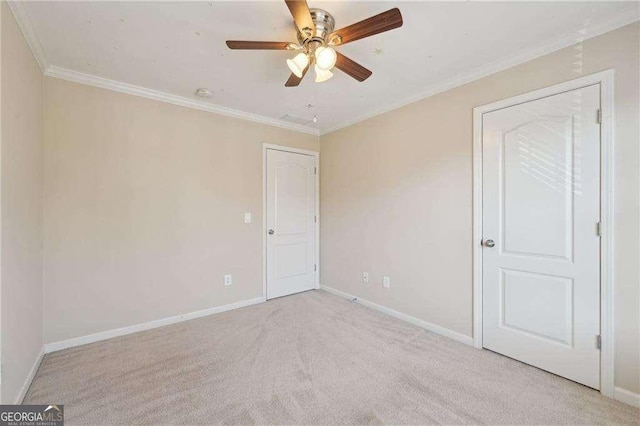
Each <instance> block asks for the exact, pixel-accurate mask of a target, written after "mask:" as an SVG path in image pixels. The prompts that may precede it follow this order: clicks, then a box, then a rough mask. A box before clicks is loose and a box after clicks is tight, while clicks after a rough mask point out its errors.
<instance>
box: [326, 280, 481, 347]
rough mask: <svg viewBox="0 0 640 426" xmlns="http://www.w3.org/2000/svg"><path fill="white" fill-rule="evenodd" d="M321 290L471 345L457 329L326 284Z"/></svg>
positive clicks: (470, 338) (471, 339) (466, 337)
mask: <svg viewBox="0 0 640 426" xmlns="http://www.w3.org/2000/svg"><path fill="white" fill-rule="evenodd" d="M320 288H321V289H322V290H325V291H327V292H329V293H332V294H335V295H336V296H340V297H344V298H345V299H349V300H353V299H354V298H355V299H357V300H356V302H357V303H360V304H361V305H363V306H366V307H368V308H371V309H375V310H376V311H380V312H382V313H385V314H387V315H389V316H392V317H394V318H397V319H399V320H402V321H406V322H408V323H410V324H413V325H416V326H418V327H420V328H424V329H425V330H429V331H432V332H434V333H437V334H440V335H442V336H445V337H448V338H450V339H453V340H456V341H458V342H460V343H464V344H465V345H469V346H473V338H472V337H470V336H466V335H464V334H462V333H458V332H457V331H453V330H449V329H448V328H444V327H441V326H439V325H436V324H432V323H430V322H427V321H424V320H421V319H418V318H415V317H412V316H411V315H407V314H403V313H402V312H398V311H394V310H393V309H390V308H387V307H386V306H382V305H378V304H377V303H373V302H369V301H368V300H364V299H361V298H359V297H358V296H354V295H352V294H349V293H345V292H343V291H340V290H336V289H335V288H331V287H327V286H326V285H320Z"/></svg>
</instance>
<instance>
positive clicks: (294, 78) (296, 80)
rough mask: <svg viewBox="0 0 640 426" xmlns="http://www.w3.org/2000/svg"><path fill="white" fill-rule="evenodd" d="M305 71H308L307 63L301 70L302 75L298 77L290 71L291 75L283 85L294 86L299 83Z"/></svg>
mask: <svg viewBox="0 0 640 426" xmlns="http://www.w3.org/2000/svg"><path fill="white" fill-rule="evenodd" d="M307 71H309V65H307V67H306V68H305V69H304V70H303V71H302V77H298V76H297V75H295V74H294V73H291V76H289V80H287V82H286V83H285V84H284V85H285V87H296V86H297V85H298V84H300V82H301V81H302V79H303V78H304V76H305V75H306V74H307Z"/></svg>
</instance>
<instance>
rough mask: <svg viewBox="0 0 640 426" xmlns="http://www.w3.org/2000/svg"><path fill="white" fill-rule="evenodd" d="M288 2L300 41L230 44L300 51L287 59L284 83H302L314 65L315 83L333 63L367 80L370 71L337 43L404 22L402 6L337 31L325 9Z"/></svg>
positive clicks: (328, 74) (329, 74) (327, 74)
mask: <svg viewBox="0 0 640 426" xmlns="http://www.w3.org/2000/svg"><path fill="white" fill-rule="evenodd" d="M285 3H286V4H287V6H288V7H289V11H290V12H291V15H293V20H294V22H295V24H296V27H297V30H298V42H297V43H288V42H280V41H239V40H228V41H227V46H228V47H229V49H244V50H290V51H300V52H299V53H298V54H297V55H296V56H295V57H294V58H292V59H288V60H287V65H288V66H289V69H291V72H292V74H291V76H290V77H289V79H288V80H287V82H286V83H285V86H286V87H295V86H297V85H299V84H300V82H301V81H302V79H303V78H304V76H305V74H306V73H307V71H308V70H309V68H310V67H311V66H312V65H313V66H314V69H315V73H316V78H315V81H316V83H320V82H323V81H326V80H328V79H330V78H331V77H333V73H332V72H331V70H332V69H333V67H336V68H338V69H339V70H341V71H343V72H345V73H346V74H348V75H350V76H351V77H353V78H355V79H356V80H358V81H364V80H366V79H367V78H369V77H370V76H371V74H372V73H371V71H369V70H368V69H366V68H365V67H363V66H362V65H360V64H358V63H357V62H354V61H352V60H351V59H349V58H347V57H346V56H344V55H342V54H340V53H339V52H336V51H335V49H334V47H337V46H340V45H343V44H346V43H350V42H352V41H356V40H360V39H361V38H365V37H370V36H372V35H376V34H380V33H383V32H385V31H389V30H393V29H394V28H399V27H401V26H402V15H401V14H400V10H398V8H394V9H391V10H388V11H386V12H383V13H380V14H379V15H375V16H372V17H370V18H367V19H365V20H363V21H360V22H357V23H355V24H353V25H349V26H348V27H344V28H341V29H339V30H337V31H334V26H335V20H334V19H333V16H331V14H330V13H329V12H327V11H326V10H322V9H309V6H308V5H307V2H306V1H305V0H285Z"/></svg>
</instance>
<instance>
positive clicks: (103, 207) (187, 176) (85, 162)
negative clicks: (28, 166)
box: [44, 78, 319, 342]
mask: <svg viewBox="0 0 640 426" xmlns="http://www.w3.org/2000/svg"><path fill="white" fill-rule="evenodd" d="M264 142H267V143H273V144H281V145H289V146H293V147H298V148H303V149H310V150H318V143H319V142H318V137H316V136H311V135H305V134H302V133H297V132H292V131H289V130H283V129H279V128H275V127H271V126H265V125H262V124H256V123H250V122H247V121H242V120H238V119H234V118H228V117H224V116H221V115H217V114H211V113H207V112H202V111H196V110H192V109H187V108H183V107H179V106H174V105H169V104H166V103H161V102H156V101H152V100H148V99H143V98H140V97H135V96H130V95H124V94H120V93H115V92H111V91H107V90H103V89H98V88H94V87H89V86H83V85H79V84H75V83H69V82H66V81H62V80H57V79H52V78H45V152H44V157H45V172H44V178H45V179H44V180H45V194H46V195H45V212H46V214H45V234H44V249H45V254H44V259H45V260H44V274H45V301H46V303H45V305H44V306H45V307H44V320H45V321H44V323H45V342H55V341H60V340H63V339H68V338H72V337H77V336H84V335H87V334H91V333H96V332H100V331H105V330H111V329H114V328H118V327H126V326H130V325H134V324H139V323H143V322H147V321H152V320H157V319H161V318H165V317H169V316H174V315H179V314H184V313H188V312H192V311H197V310H201V309H206V308H211V307H215V306H221V305H226V304H229V303H233V302H238V301H242V300H246V299H252V298H256V297H260V296H262V253H261V250H262V175H261V169H262V144H263V143H264ZM244 212H251V213H253V223H252V224H249V225H247V224H244V222H243V213H244ZM224 274H233V285H232V286H230V287H225V286H224V284H223V275H224Z"/></svg>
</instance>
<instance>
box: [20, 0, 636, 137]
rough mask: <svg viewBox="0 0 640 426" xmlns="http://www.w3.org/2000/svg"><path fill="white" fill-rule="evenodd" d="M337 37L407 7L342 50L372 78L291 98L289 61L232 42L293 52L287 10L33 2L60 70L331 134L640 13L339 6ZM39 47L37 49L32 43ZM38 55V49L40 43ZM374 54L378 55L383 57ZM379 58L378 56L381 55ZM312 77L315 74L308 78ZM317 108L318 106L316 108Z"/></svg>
mask: <svg viewBox="0 0 640 426" xmlns="http://www.w3.org/2000/svg"><path fill="white" fill-rule="evenodd" d="M308 3H309V5H310V7H320V8H323V9H326V10H328V11H329V12H331V13H332V14H333V15H334V17H335V19H336V28H340V27H343V26H346V25H349V24H351V23H354V22H357V21H359V20H361V19H364V18H367V17H369V16H371V15H374V14H377V13H380V12H382V11H385V10H388V9H390V8H392V7H399V8H400V10H401V12H402V15H403V18H404V26H403V27H401V28H399V29H396V30H392V31H390V32H387V33H383V34H379V35H376V36H373V37H371V38H368V39H364V40H359V41H356V42H353V43H351V44H348V45H345V46H342V47H340V48H339V50H340V52H342V53H343V54H345V55H347V56H349V57H350V58H352V59H353V60H355V61H357V62H359V63H361V64H362V65H364V66H365V67H367V68H369V69H371V70H372V71H373V75H372V76H371V77H370V78H369V79H368V80H366V81H365V82H364V83H359V82H357V81H356V80H354V79H352V78H351V77H349V76H347V75H346V74H343V73H342V72H340V71H337V70H336V72H335V77H334V78H333V79H331V80H329V81H327V82H325V83H320V84H318V83H315V82H314V81H313V78H312V77H313V76H312V75H307V78H305V80H304V81H303V82H302V84H301V85H300V86H299V87H298V88H285V87H284V82H285V81H286V80H287V78H288V76H289V74H290V72H289V70H288V68H287V65H286V63H285V60H286V59H287V58H288V57H291V56H293V55H292V53H290V52H286V51H231V50H229V49H228V48H227V47H226V46H225V43H224V42H225V40H227V39H236V40H270V41H294V40H295V30H294V26H293V23H292V20H291V17H290V15H289V11H288V9H287V7H286V5H285V4H284V1H280V0H279V1H259V2H244V1H233V2H217V1H216V2H211V1H209V2H207V1H205V2H29V3H26V4H24V5H23V6H24V7H23V10H26V16H27V17H26V18H25V17H23V19H22V21H23V22H22V23H23V31H25V28H24V25H25V22H26V25H29V26H30V27H31V28H30V29H29V28H27V29H26V31H25V32H31V33H32V34H31V38H35V39H36V40H37V41H36V43H39V44H40V45H41V48H42V53H43V56H44V57H46V62H47V64H46V66H54V67H60V68H65V69H69V70H74V71H78V72H82V73H86V74H90V75H95V76H99V77H103V78H107V79H111V80H115V81H119V82H123V83H128V84H131V85H135V86H140V87H143V88H148V89H153V90H156V91H160V92H165V93H168V94H171V95H177V96H182V97H185V98H189V99H194V100H196V99H198V100H200V99H199V98H196V97H195V96H194V92H195V90H196V89H197V88H199V87H206V88H210V89H211V90H212V91H213V93H214V95H213V97H212V98H211V99H209V100H206V102H210V103H212V104H215V105H219V106H223V107H226V108H231V109H234V110H239V111H243V112H247V113H251V114H257V115H260V116H264V117H268V118H270V119H279V118H280V117H282V116H283V115H285V114H291V115H294V116H299V117H303V118H307V119H311V118H312V117H313V116H314V115H317V117H318V122H317V124H313V123H311V124H310V125H309V127H315V128H317V129H320V131H322V132H326V131H328V130H332V129H335V128H337V127H340V126H343V125H345V124H348V123H352V122H355V121H358V120H359V119H362V118H364V117H368V116H372V115H374V114H376V113H379V112H381V111H384V110H388V109H391V108H393V107H394V106H398V105H402V104H405V103H407V102H409V101H411V100H415V99H418V98H420V97H424V96H425V95H428V94H429V93H433V92H435V91H437V90H438V89H442V88H446V87H450V86H452V85H455V84H459V83H461V82H465V81H469V80H471V79H473V78H477V77H479V76H482V75H486V74H487V73H489V72H492V71H496V70H497V69H500V68H501V67H502V68H504V67H505V66H508V65H514V64H515V63H518V62H522V61H524V60H527V59H531V58H532V57H535V56H538V55H540V54H543V53H547V52H549V51H552V50H554V49H557V48H560V47H564V46H566V45H568V44H571V43H572V42H577V41H579V40H580V38H581V37H583V36H584V35H587V36H591V35H596V34H598V33H602V32H603V31H607V30H611V29H613V28H615V27H617V26H620V25H623V24H626V23H629V22H631V21H633V20H634V19H638V8H639V6H638V3H637V2H517V3H513V2H512V3H485V2H372V1H369V2H345V1H340V2H333V1H308ZM32 42H33V40H32ZM32 47H33V43H32ZM376 51H377V52H376ZM380 51H381V52H380ZM310 74H312V73H310ZM309 105H312V107H309Z"/></svg>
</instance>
